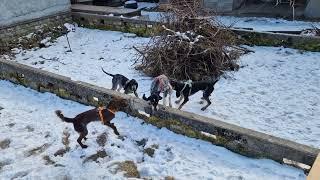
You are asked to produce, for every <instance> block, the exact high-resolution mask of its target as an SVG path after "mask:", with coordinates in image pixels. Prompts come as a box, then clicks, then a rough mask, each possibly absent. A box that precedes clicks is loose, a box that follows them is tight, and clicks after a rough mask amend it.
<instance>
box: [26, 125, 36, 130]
mask: <svg viewBox="0 0 320 180" xmlns="http://www.w3.org/2000/svg"><path fill="white" fill-rule="evenodd" d="M26 129H27V130H28V132H33V131H34V127H32V126H29V125H28V126H26Z"/></svg>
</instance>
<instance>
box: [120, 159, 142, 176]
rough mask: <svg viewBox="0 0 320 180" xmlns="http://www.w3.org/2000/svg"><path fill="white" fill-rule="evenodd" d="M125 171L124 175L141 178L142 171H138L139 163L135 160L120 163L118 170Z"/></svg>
mask: <svg viewBox="0 0 320 180" xmlns="http://www.w3.org/2000/svg"><path fill="white" fill-rule="evenodd" d="M119 171H122V172H124V176H125V177H127V178H140V173H139V171H138V168H137V165H136V164H135V163H134V162H133V161H124V162H121V163H118V167H117V168H116V172H119Z"/></svg>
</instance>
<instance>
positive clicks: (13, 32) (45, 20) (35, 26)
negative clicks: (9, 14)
mask: <svg viewBox="0 0 320 180" xmlns="http://www.w3.org/2000/svg"><path fill="white" fill-rule="evenodd" d="M66 22H69V23H71V22H72V19H71V14H70V12H62V13H59V14H54V15H50V16H44V17H41V18H37V19H32V20H27V21H24V22H20V23H16V24H11V25H10V26H2V27H0V54H4V53H9V52H10V51H11V49H12V48H16V47H22V48H24V49H29V48H33V47H37V46H39V43H40V42H41V41H42V40H43V39H45V38H47V37H50V38H51V40H54V39H55V38H56V37H59V36H61V33H62V30H63V29H64V26H63V25H64V23H66Z"/></svg>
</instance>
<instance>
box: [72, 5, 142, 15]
mask: <svg viewBox="0 0 320 180" xmlns="http://www.w3.org/2000/svg"><path fill="white" fill-rule="evenodd" d="M71 10H72V11H73V12H85V13H93V14H102V15H107V14H113V15H115V16H121V15H122V16H127V17H132V16H140V15H141V10H137V9H127V8H123V7H109V6H93V5H84V4H73V5H71Z"/></svg>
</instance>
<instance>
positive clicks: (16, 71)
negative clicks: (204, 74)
mask: <svg viewBox="0 0 320 180" xmlns="http://www.w3.org/2000/svg"><path fill="white" fill-rule="evenodd" d="M0 79H5V80H9V81H11V82H14V83H17V84H21V85H23V86H26V87H30V88H32V89H35V90H38V91H41V92H44V91H46V92H52V93H55V94H57V95H58V96H60V97H62V98H65V99H70V100H73V101H77V102H80V103H83V104H87V105H93V106H98V105H99V104H107V103H108V102H110V100H111V99H112V98H113V97H121V98H125V99H127V100H128V102H129V107H127V108H126V109H123V111H125V112H127V113H128V114H130V115H132V116H137V117H139V118H142V119H143V120H145V121H146V122H148V123H151V124H154V125H155V126H158V127H166V128H168V129H170V130H172V131H174V132H177V133H180V134H184V135H187V136H189V137H193V138H200V139H204V140H207V141H210V142H212V143H213V144H216V145H219V146H224V147H226V148H227V149H229V150H231V151H234V152H236V153H239V154H242V155H246V156H249V157H255V158H268V159H273V160H275V161H277V162H280V163H282V162H283V159H284V158H286V159H289V160H293V161H296V162H300V163H303V164H307V165H310V166H312V164H313V162H314V161H315V159H316V157H317V155H318V153H319V152H320V150H319V149H316V148H312V147H309V146H306V145H302V144H298V143H295V142H292V141H289V140H284V139H281V138H277V137H274V136H270V135H267V134H264V133H260V132H256V131H253V130H250V129H246V128H242V127H239V126H236V125H232V124H228V123H225V122H222V121H219V120H216V119H211V118H207V117H203V116H199V115H196V114H193V113H188V112H183V111H180V110H177V109H172V108H168V107H166V108H164V107H163V106H160V109H159V110H158V111H157V112H155V113H154V114H153V116H151V117H147V116H144V115H141V114H139V110H142V111H145V112H147V113H149V114H150V113H151V108H150V106H149V105H148V103H146V102H145V101H143V100H141V99H139V98H136V97H133V96H128V95H124V94H121V93H118V92H116V91H112V90H109V89H105V88H102V87H98V86H95V85H91V84H88V83H84V82H81V81H73V80H71V79H70V78H68V77H64V76H61V75H57V74H53V73H50V72H46V71H43V70H39V69H35V68H32V67H29V66H26V65H21V64H18V63H15V62H12V61H6V60H1V59H0ZM202 132H205V133H209V134H211V135H204V134H203V133H202Z"/></svg>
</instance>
